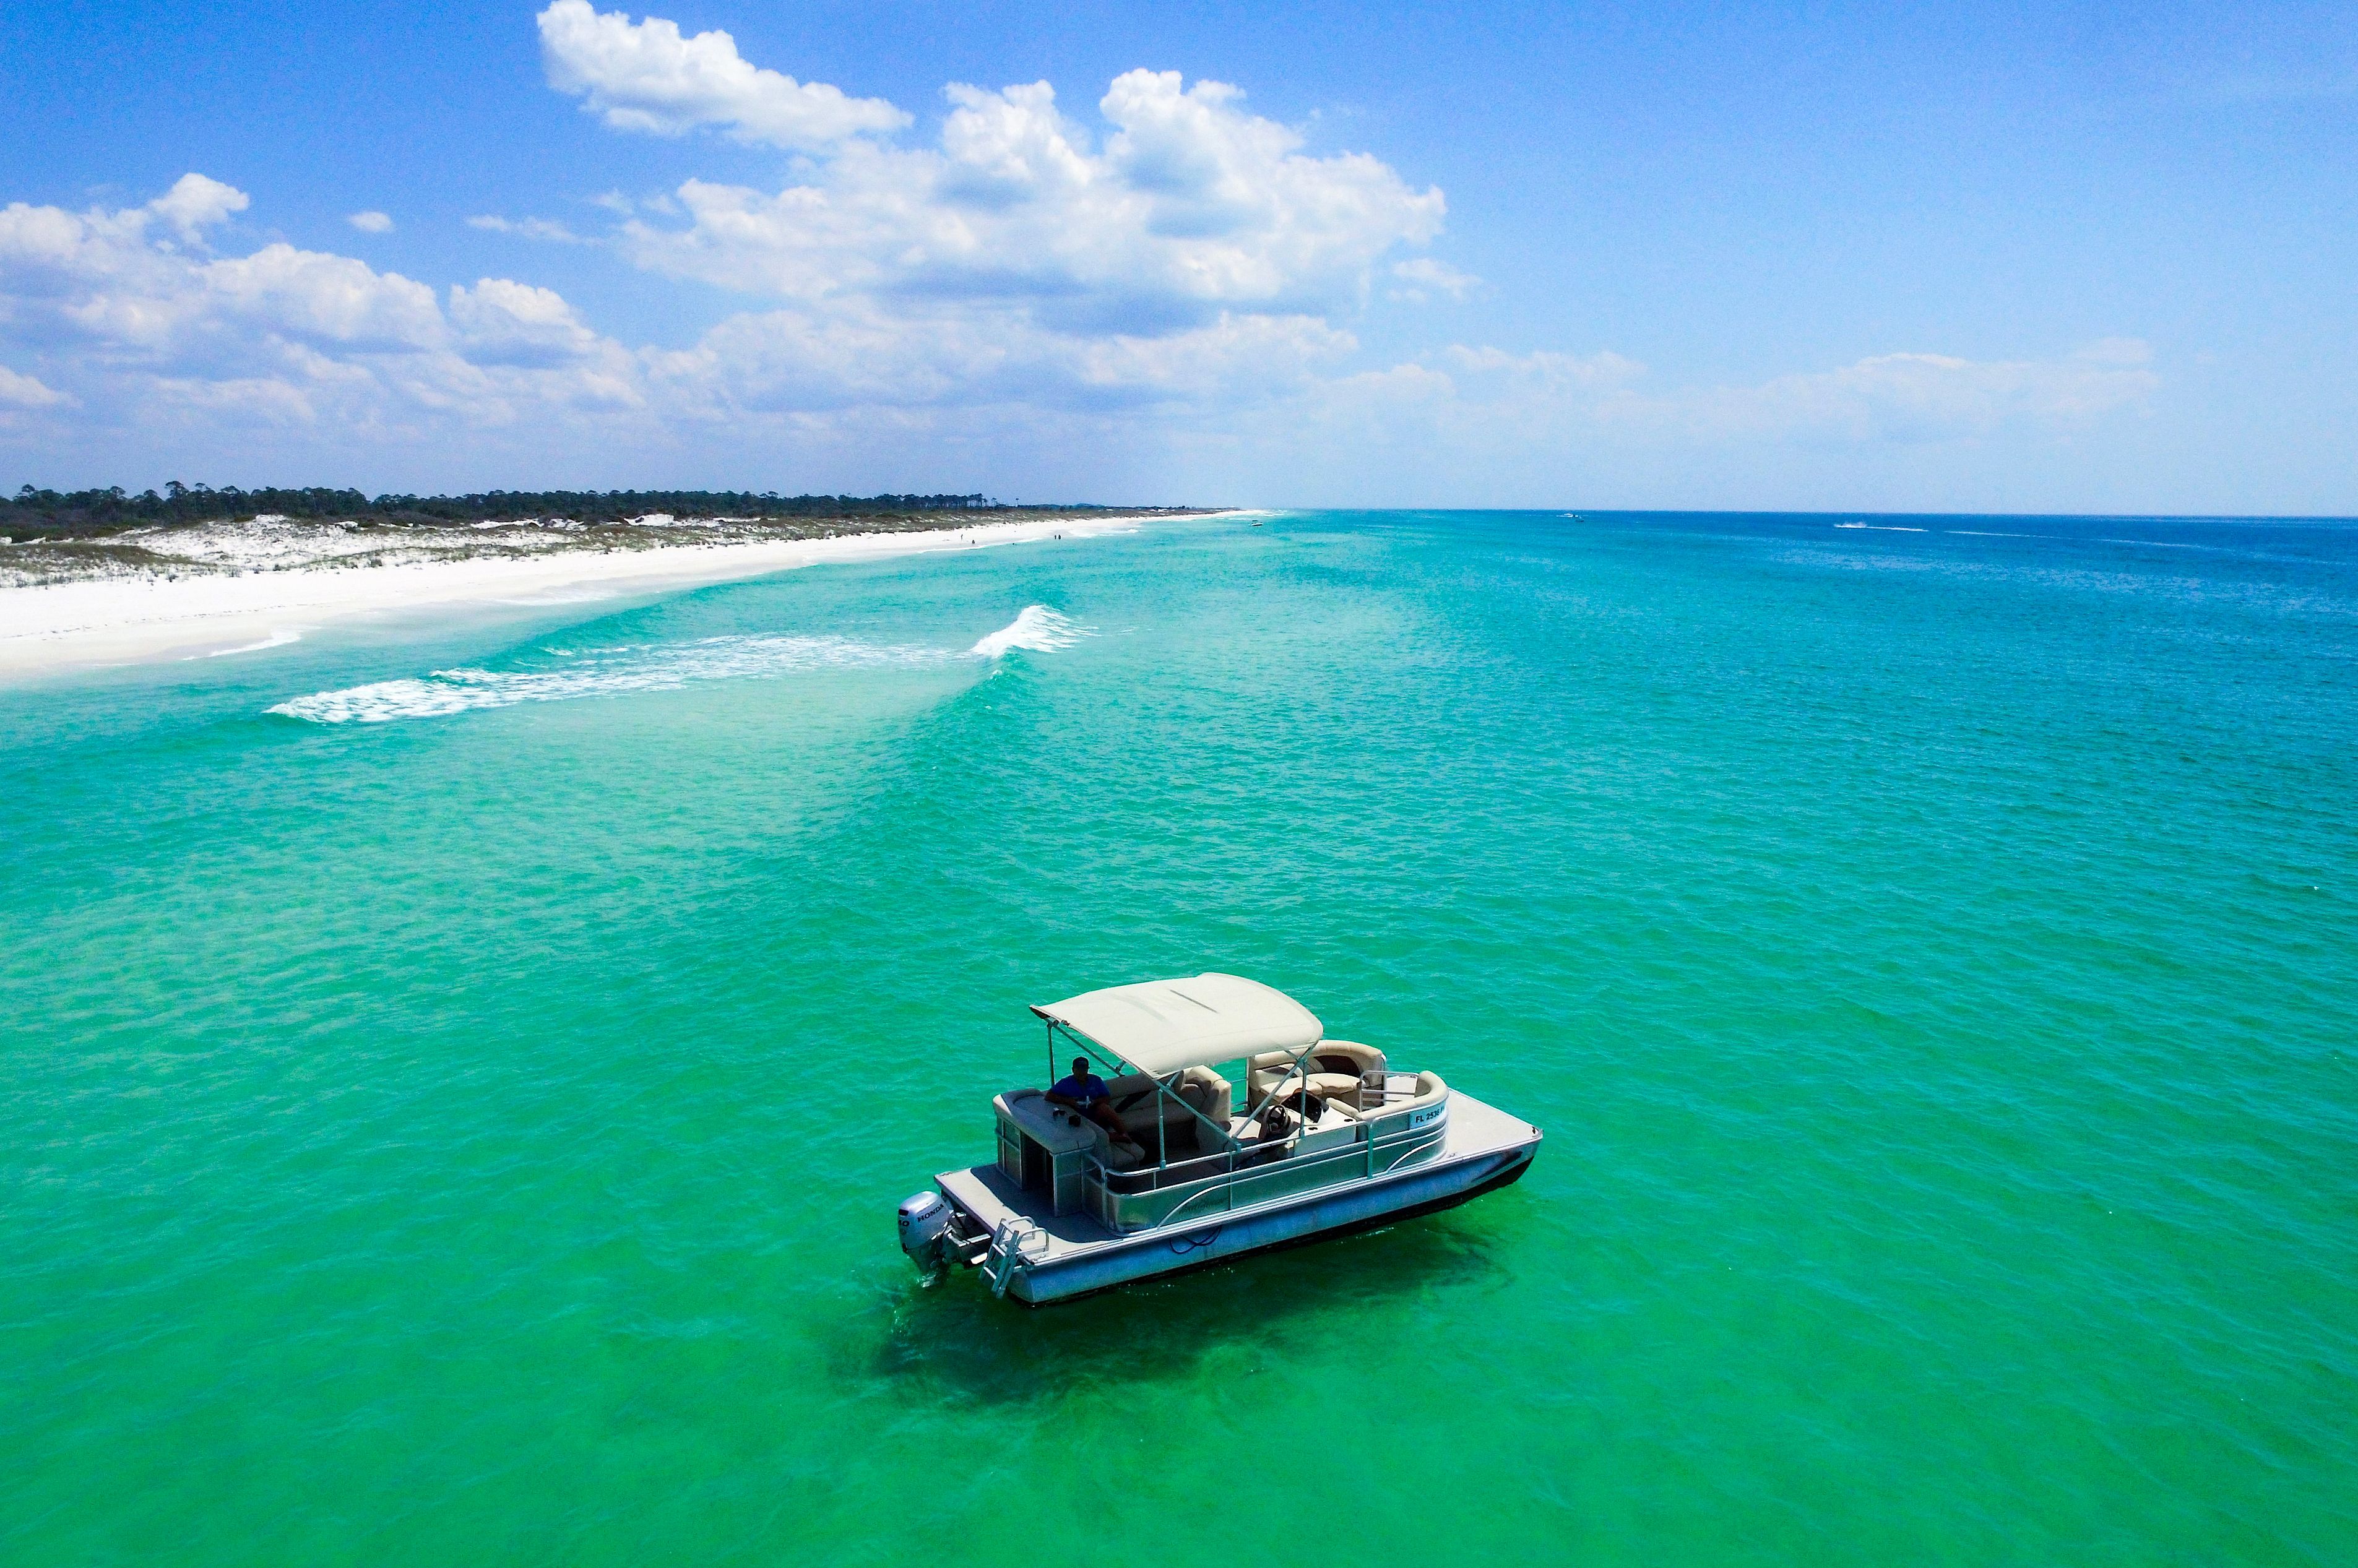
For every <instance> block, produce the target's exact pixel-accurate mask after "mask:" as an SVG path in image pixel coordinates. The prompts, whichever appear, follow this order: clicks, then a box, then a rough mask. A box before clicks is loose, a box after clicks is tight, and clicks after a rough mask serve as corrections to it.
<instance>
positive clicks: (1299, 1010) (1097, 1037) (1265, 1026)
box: [1032, 973, 1326, 1078]
mask: <svg viewBox="0 0 2358 1568" xmlns="http://www.w3.org/2000/svg"><path fill="white" fill-rule="evenodd" d="M1032 1011H1033V1012H1035V1013H1037V1014H1039V1015H1040V1016H1041V1017H1042V1018H1044V1019H1047V1020H1049V1021H1050V1022H1055V1023H1061V1024H1063V1025H1065V1027H1066V1028H1068V1029H1070V1030H1072V1031H1073V1032H1074V1033H1079V1034H1086V1035H1087V1036H1088V1037H1089V1038H1090V1039H1092V1040H1094V1041H1096V1042H1097V1043H1098V1044H1100V1045H1102V1046H1104V1047H1105V1048H1106V1049H1107V1050H1109V1051H1110V1052H1112V1053H1113V1054H1115V1055H1117V1056H1120V1058H1121V1059H1122V1060H1123V1061H1125V1062H1127V1063H1129V1064H1130V1065H1131V1066H1132V1067H1134V1068H1136V1069H1137V1070H1138V1071H1139V1072H1141V1073H1151V1074H1152V1075H1153V1076H1156V1077H1158V1078H1160V1077H1163V1076H1168V1075H1170V1074H1172V1073H1176V1072H1179V1071H1181V1070H1183V1069H1184V1068H1187V1067H1204V1066H1209V1065H1212V1064H1213V1063H1215V1062H1231V1061H1234V1060H1236V1059H1237V1058H1238V1057H1239V1056H1255V1055H1259V1054H1261V1053H1263V1052H1268V1051H1285V1052H1289V1053H1291V1052H1299V1051H1304V1050H1307V1049H1308V1048H1309V1047H1311V1046H1313V1045H1315V1044H1318V1042H1319V1041H1321V1040H1323V1039H1325V1034H1326V1030H1325V1025H1324V1024H1322V1023H1320V1022H1318V1019H1317V1016H1316V1015H1315V1014H1314V1013H1313V1012H1312V1011H1310V1010H1309V1009H1308V1008H1306V1007H1304V1006H1303V1005H1302V1004H1301V1003H1300V1002H1298V1001H1296V1000H1293V998H1292V997H1290V996H1288V995H1286V994H1285V993H1284V992H1283V991H1282V990H1279V989H1276V988H1275V987H1273V986H1265V985H1262V984H1261V983H1260V981H1259V980H1249V979H1245V978H1244V977H1243V976H1242V975H1223V974H1217V973H1206V974H1201V975H1194V976H1190V977H1188V978H1187V979H1176V980H1141V981H1139V982H1138V983H1137V984H1136V985H1128V986H1109V987H1107V988H1106V989H1104V990H1097V991H1083V992H1082V993H1081V994H1080V995H1078V996H1075V997H1066V998H1065V1000H1063V1001H1052V1002H1046V1003H1044V1004H1042V1005H1040V1006H1036V1007H1034V1008H1033V1010H1032Z"/></svg>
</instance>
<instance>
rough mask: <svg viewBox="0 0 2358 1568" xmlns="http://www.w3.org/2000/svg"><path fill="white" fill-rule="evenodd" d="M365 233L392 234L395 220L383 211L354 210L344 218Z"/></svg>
mask: <svg viewBox="0 0 2358 1568" xmlns="http://www.w3.org/2000/svg"><path fill="white" fill-rule="evenodd" d="M344 222H347V223H350V224H351V225H352V227H353V228H355V229H358V230H359V231H360V232H362V233H363V234H390V233H392V232H393V220H392V219H391V218H389V217H387V216H386V215H385V214H384V213H382V212H376V211H369V212H354V213H353V214H352V215H351V216H350V217H348V218H346V219H345V220H344Z"/></svg>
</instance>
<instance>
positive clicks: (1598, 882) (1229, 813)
mask: <svg viewBox="0 0 2358 1568" xmlns="http://www.w3.org/2000/svg"><path fill="white" fill-rule="evenodd" d="M1841 521H1846V520H1843V519H1833V518H1769V517H1732V516H1731V517H1684V518H1672V517H1654V518H1632V517H1618V518H1617V517H1605V516H1595V517H1590V518H1587V519H1585V520H1584V521H1574V520H1572V519H1568V518H1563V517H1556V516H1549V515H1529V516H1512V515H1498V514H1412V515H1385V516H1365V515H1356V514H1303V515H1295V516H1289V517H1284V518H1279V519H1275V520H1272V521H1271V524H1270V525H1269V526H1266V527H1262V528H1251V527H1249V526H1247V525H1245V524H1242V523H1240V522H1234V521H1220V522H1211V523H1197V524H1179V525H1172V526H1166V527H1159V528H1157V529H1155V530H1153V531H1152V532H1148V533H1144V534H1140V535H1131V536H1127V537H1120V538H1112V539H1102V540H1094V541H1066V542H1064V543H1060V544H1051V545H1044V546H1026V547H1023V548H1020V549H1008V550H994V551H988V552H975V553H972V554H969V555H966V556H963V557H957V558H956V559H954V560H949V561H946V562H945V561H942V560H938V559H936V560H925V561H920V562H915V563H910V562H900V563H886V564H880V565H872V566H867V567H858V568H826V569H820V570H811V571H805V572H801V573H795V574H789V575H786V576H783V577H779V578H776V579H770V580H767V581H762V582H755V583H749V584H741V585H735V586H728V587H721V588H716V589H707V590H703V591H699V592H697V593H693V594H690V595H687V596H685V597H682V598H677V599H674V600H667V601H665V602H662V603H659V604H654V605H651V606H645V607H640V608H632V609H626V610H623V611H620V612H606V611H600V610H598V609H596V608H595V607H574V608H573V609H571V610H569V611H566V610H547V609H544V610H540V611H517V612H516V613H517V614H518V615H519V616H523V615H528V614H529V615H537V616H538V617H539V618H540V619H538V620H537V621H533V622H525V621H522V620H514V621H510V622H506V623H503V624H501V625H496V626H485V625H481V624H478V625H474V626H448V625H445V626H441V627H438V628H429V629H421V630H418V631H415V632H412V633H400V634H395V633H374V634H372V635H370V636H367V637H361V636H358V635H346V636H343V637H341V638H338V639H331V640H326V641H322V640H319V639H316V638H315V639H314V640H312V641H310V642H307V643H299V644H297V645H294V646H291V647H287V648H284V649H279V650H276V651H272V652H268V653H262V654H251V655H245V656H241V657H235V658H223V659H218V660H211V661H204V662H201V663H195V664H183V665H172V666H169V667H168V668H164V669H161V670H149V671H140V672H129V673H124V674H122V675H118V676H109V677H106V678H103V679H100V680H94V681H84V682H81V683H80V684H76V685H71V686H51V687H44V688H33V689H21V690H16V691H11V692H5V693H0V786H4V787H0V892H4V893H5V911H0V929H4V930H5V950H0V996H5V1012H4V1013H0V1026H5V1032H6V1033H5V1062H6V1069H7V1071H6V1076H5V1084H0V1193H5V1212H6V1219H7V1229H6V1236H7V1247H6V1249H5V1255H0V1386H5V1390H6V1398H5V1403H0V1460H5V1463H0V1557H5V1559H6V1560H8V1561H10V1562H22V1563H84V1562H141V1563H146V1562H173V1563H247V1562H254V1561H293V1562H307V1563H308V1562H330V1561H362V1562H395V1563H457V1562H484V1561H495V1560H528V1561H529V1560H539V1561H563V1562H568V1563H644V1562H651V1561H746V1562H775V1561H795V1560H803V1561H818V1560H826V1561H835V1562H847V1563H905V1562H909V1561H913V1560H915V1561H925V1560H940V1561H961V1562H963V1561H975V1562H981V1563H1062V1562H1075V1561H1092V1562H1119V1563H1133V1562H1136V1563H1164V1562H1192V1561H1201V1560H1204V1559H1205V1558H1206V1557H1208V1556H1209V1555H1210V1554H1213V1553H1241V1554H1244V1555H1246V1556H1247V1557H1249V1558H1254V1559H1258V1558H1261V1557H1273V1558H1275V1559H1276V1560H1278V1561H1284V1562H1296V1561H1306V1562H1349V1563H1366V1562H1368V1561H1400V1562H1428V1563H1484V1562H1534V1561H1567V1562H1569V1561H1578V1562H1584V1563H1625V1562H1638V1563H1648V1564H1654V1563H1663V1562H1693V1563H1791V1562H1809V1563H1858V1564H1888V1563H1900V1562H1907V1563H1920V1562H1949V1563H2059V1562H2070V1563H2218V1562H2236V1563H2344V1562H2348V1561H2350V1560H2351V1559H2352V1557H2353V1554H2358V1416H2353V1411H2358V1375H2354V1374H2358V1054H2354V1053H2353V1033H2358V1031H2353V1026H2352V1022H2351V1021H2352V1019H2353V1015H2358V911H2353V892H2358V807H2353V800H2358V748H2354V747H2353V743H2354V742H2358V703H2353V676H2358V664H2353V659H2358V529H2353V528H2351V527H2348V526H2334V525H2323V524H2316V525H2307V526H2288V525H2277V526H2263V525H2258V524H2185V523H2176V524H2164V523H2154V522H2144V521H2137V522H2126V521H2118V520H2115V521H2110V522H2103V523H2068V524H2067V523H2061V522H2057V521H2054V520H2039V519H2001V520H1980V521H1969V522H1958V521H1955V520H1948V521H1941V520H1925V526H1926V527H1927V528H1928V529H1929V530H1930V531H1928V532H1925V533H1921V534H1914V533H1900V532H1887V531H1877V530H1867V529H1858V528H1850V529H1843V528H1837V527H1835V526H1833V524H1836V523H1837V522H1841ZM1963 530H1971V531H1972V532H1963ZM1994 535H2032V536H1994ZM2120 541H2130V542H2126V543H2123V542H2120ZM2138 541H2142V542H2138ZM1032 605H1040V606H1045V607H1048V608H1049V609H1051V610H1053V611H1057V612H1059V613H1060V614H1061V615H1062V616H1064V617H1066V618H1068V619H1069V622H1071V623H1072V630H1071V632H1070V633H1069V634H1067V635H1065V636H1058V635H1055V634H1048V635H1040V636H1033V637H1032V638H1031V639H1029V640H1031V641H1032V642H1033V643H1035V645H1034V646H1032V647H1029V648H1023V647H1018V648H1015V649H1013V650H1011V651H1009V652H1007V653H1005V654H1003V655H1001V656H999V657H996V658H993V657H987V656H982V655H978V654H968V652H966V651H967V650H968V649H969V648H971V647H972V646H973V645H974V644H975V643H977V641H978V640H979V639H981V638H983V637H984V636H985V635H986V634H987V633H991V632H992V631H993V629H994V628H1001V627H1007V626H1010V625H1011V623H1014V622H1016V621H1017V617H1018V613H1019V612H1020V611H1023V610H1024V609H1025V608H1026V607H1027V606H1032ZM1040 626H1046V627H1048V628H1049V630H1050V633H1054V630H1055V622H1054V620H1053V619H1049V620H1043V619H1042V618H1040V617H1037V616H1035V617H1034V618H1033V629H1034V630H1035V631H1037V630H1038V628H1039V627H1040ZM1057 643H1062V645H1055V644H1057ZM459 666H464V667H467V668H471V669H473V670H475V671H478V672H481V673H480V674H478V675H476V676H471V677H462V678H460V679H457V680H451V679H436V678H431V677H430V672H433V671H436V670H443V669H449V668H453V667H459ZM421 677H423V678H421ZM379 683H395V684H393V685H390V686H384V685H380V684H379ZM405 683H406V684H405ZM355 687H372V690H371V691H369V692H366V693H362V694H361V695H359V696H357V697H355V696H352V695H351V693H352V688H355ZM319 692H341V693H345V694H347V695H345V696H344V697H339V698H337V699H336V704H331V705H330V707H331V708H333V710H334V716H336V717H345V718H353V717H383V716H384V715H385V714H387V713H416V714H421V715H423V714H426V713H427V710H429V709H432V708H436V707H437V706H441V707H449V706H452V705H454V704H456V703H462V702H477V701H480V702H481V703H483V704H486V705H485V706H481V707H477V708H471V709H469V710H465V711H457V712H444V713H440V714H438V715H432V716H413V717H389V718H384V721H382V722H359V721H352V722H319V721H313V720H309V719H300V718H294V717H287V716H285V715H281V714H275V713H272V712H269V711H268V709H270V708H273V707H274V706H276V705H279V704H281V703H284V702H286V701H287V700H288V699H290V698H299V697H305V696H306V695H307V694H313V693H319ZM453 693H460V694H461V695H460V696H458V697H453V695H452V694H453ZM338 705H341V706H338ZM299 706H300V705H299V704H298V707H299ZM1197 968H1228V969H1234V970H1238V971H1241V972H1244V973H1247V974H1251V975H1255V976H1258V977H1260V978H1263V979H1269V980H1271V982H1273V983H1275V984H1278V985H1280V986H1282V987H1283V988H1285V989H1289V990H1292V991H1293V992H1295V993H1296V994H1298V995H1300V996H1301V997H1303V999H1304V1000H1307V1001H1308V1002H1310V1004H1311V1005H1312V1006H1313V1007H1314V1009H1315V1011H1318V1012H1319V1014H1320V1015H1321V1017H1322V1018H1324V1019H1325V1021H1326V1022H1327V1024H1328V1026H1329V1028H1330V1029H1331V1030H1332V1031H1333V1032H1335V1033H1337V1034H1338V1035H1344V1036H1347V1037H1350V1038H1356V1039H1363V1040H1368V1041H1372V1042H1377V1043H1379V1044H1383V1045H1384V1046H1386V1047H1387V1048H1388V1049H1389V1050H1390V1051H1391V1052H1392V1053H1393V1054H1394V1056H1395V1059H1406V1060H1408V1061H1411V1062H1412V1063H1414V1064H1416V1065H1426V1066H1431V1067H1434V1068H1436V1069H1438V1070H1439V1071H1441V1072H1442V1073H1443V1074H1444V1075H1445V1076H1448V1077H1449V1078H1450V1079H1451V1080H1452V1081H1453V1082H1454V1083H1456V1084H1458V1085H1460V1086H1461V1087H1465V1088H1466V1089H1467V1090H1468V1091H1470V1092H1472V1093H1475V1094H1476V1095H1479V1096H1481V1097H1482V1098H1487V1099H1490V1100H1493V1101H1495V1102H1497V1103H1499V1104H1501V1105H1503V1106H1505V1107H1507V1108H1509V1109H1511V1110H1513V1111H1515V1112H1517V1113H1519V1114H1521V1115H1524V1116H1528V1117H1529V1118H1531V1119H1533V1120H1535V1121H1537V1122H1538V1123H1540V1124H1541V1126H1542V1127H1544V1128H1545V1129H1546V1130H1547V1133H1548V1141H1547V1143H1546V1144H1545V1146H1544V1147H1543V1149H1542V1151H1541V1155H1540V1159H1539V1162H1538V1164H1537V1165H1536V1166H1535V1167H1534V1169H1533V1172H1532V1173H1531V1176H1530V1177H1529V1178H1527V1179H1526V1180H1525V1181H1524V1182H1523V1183H1522V1184H1520V1185H1518V1186H1516V1187H1513V1188H1511V1189H1509V1190H1507V1191H1505V1192H1503V1193H1499V1194H1497V1195H1492V1196H1489V1197H1486V1198H1484V1199H1482V1200H1480V1201H1478V1202H1477V1203H1476V1204H1474V1205H1472V1206H1467V1207H1466V1208H1462V1209H1459V1210H1456V1211H1454V1212H1453V1213H1451V1214H1448V1215H1444V1216H1441V1217H1434V1218H1431V1219H1425V1220H1420V1221H1415V1222H1411V1223H1409V1224H1405V1225H1401V1226H1399V1227H1394V1228H1392V1229H1390V1230H1387V1231H1382V1232H1378V1233H1375V1234H1371V1235H1367V1236H1362V1237H1357V1238H1350V1239H1347V1240H1343V1241H1339V1242H1336V1243H1332V1244H1329V1245H1325V1246H1321V1247H1316V1248H1311V1249H1300V1250H1296V1251H1292V1252H1288V1253H1283V1254H1279V1255H1275V1256H1272V1257H1269V1258H1264V1259H1260V1260H1247V1261H1244V1262H1241V1263H1238V1264H1235V1265H1232V1266H1226V1267H1220V1268H1217V1269H1214V1270H1210V1271H1204V1272H1200V1273H1197V1274H1194V1275H1190V1276H1185V1277H1183V1278H1180V1279H1175V1280H1171V1281H1163V1282H1161V1283H1157V1284H1153V1285H1150V1286H1146V1287H1142V1288H1139V1289H1134V1290H1131V1291H1129V1292H1122V1293H1120V1294H1117V1295H1114V1296H1109V1297H1105V1298H1099V1299H1096V1300H1092V1301H1089V1302H1086V1303H1079V1304H1076V1305H1074V1306H1070V1307H1065V1308H1060V1309H1055V1310H1051V1311H1047V1312H1038V1313H1027V1312H1023V1311H1022V1310H1020V1309H1017V1308H1014V1307H1012V1306H1009V1305H1005V1304H1001V1303H993V1302H991V1301H990V1298H989V1296H988V1293H987V1292H986V1291H985V1290H984V1289H983V1288H982V1287H981V1283H980V1281H979V1280H978V1279H976V1278H974V1277H972V1276H967V1277H964V1278H961V1279H957V1280H955V1281H950V1282H948V1283H946V1284H944V1285H941V1286H939V1287H936V1288H934V1289H930V1290H927V1289H921V1288H920V1287H919V1286H918V1284H917V1281H915V1280H914V1277H913V1276H912V1274H911V1272H910V1271H909V1270H908V1268H907V1266H906V1265H905V1263H904V1262H903V1259H902V1258H901V1256H900V1254H899V1252H898V1250H897V1249H896V1248H895V1246H894V1242H893V1238H892V1206H893V1204H894V1203H895V1202H896V1201H897V1200H898V1199H899V1198H901V1197H902V1196H903V1195H905V1194H907V1193H908V1192H910V1191H912V1190H914V1189H915V1188H917V1187H918V1186H920V1185H922V1184H924V1182H925V1178H926V1177H927V1175H928V1174H929V1173H931V1172H933V1171H935V1170H937V1169H940V1168H943V1167H945V1166H947V1165H950V1164H953V1163H956V1164H964V1163H969V1162H975V1161H979V1160H981V1159H983V1158H986V1157H987V1156H988V1154H989V1152H990V1122H989V1110H988V1098H989V1096H990V1094H991V1093H992V1092H994V1091H996V1090H998V1089H1001V1088H1003V1087H1011V1086H1012V1085H1014V1084H1018V1083H1023V1082H1029V1081H1032V1080H1033V1079H1034V1078H1035V1077H1036V1076H1037V1075H1038V1071H1039V1058H1040V1056H1041V1054H1042V1052H1041V1044H1040V1037H1039V1035H1038V1034H1037V1033H1035V1031H1034V1028H1033V1021H1032V1020H1031V1019H1030V1018H1029V1016H1028V1015H1027V1014H1026V1013H1025V1012H1024V1010H1023V1009H1024V1004H1025V1003H1026V1002H1030V1001H1034V1000H1046V999H1048V998H1051V997H1055V996H1061V995H1065V994H1067V993H1069V992H1071V991H1074V990H1077V989H1083V988H1086V987H1089V986H1094V985H1100V984H1107V983H1112V982H1115V981H1120V980H1125V979H1137V978H1141V977H1145V976H1151V975H1157V974H1163V973H1179V972H1190V971H1193V970H1195V969H1197Z"/></svg>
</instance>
